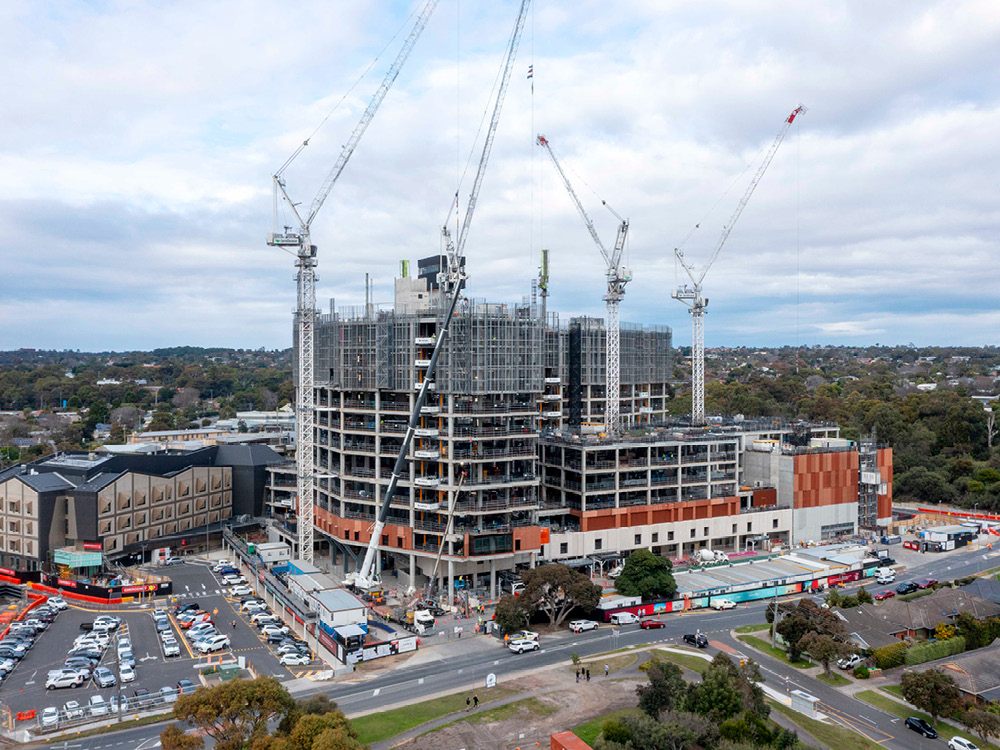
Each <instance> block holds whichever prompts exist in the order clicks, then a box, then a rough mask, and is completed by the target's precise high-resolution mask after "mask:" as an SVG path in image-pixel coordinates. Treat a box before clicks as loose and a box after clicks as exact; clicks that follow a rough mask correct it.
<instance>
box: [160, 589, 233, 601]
mask: <svg viewBox="0 0 1000 750" xmlns="http://www.w3.org/2000/svg"><path fill="white" fill-rule="evenodd" d="M221 593H222V589H215V590H214V591H213V590H212V589H202V590H201V591H183V592H181V593H179V594H171V596H173V597H174V598H175V599H197V598H198V597H199V596H212V595H219V594H221Z"/></svg>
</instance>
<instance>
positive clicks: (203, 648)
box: [195, 634, 229, 654]
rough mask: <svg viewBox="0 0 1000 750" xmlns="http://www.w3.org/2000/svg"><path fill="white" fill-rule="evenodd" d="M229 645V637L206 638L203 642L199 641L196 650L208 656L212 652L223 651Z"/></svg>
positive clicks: (215, 636)
mask: <svg viewBox="0 0 1000 750" xmlns="http://www.w3.org/2000/svg"><path fill="white" fill-rule="evenodd" d="M228 645H229V636H228V635H221V634H220V635H214V636H212V637H211V638H206V639H205V640H203V641H198V643H197V644H196V645H195V648H196V649H198V650H199V651H200V652H201V653H203V654H207V653H209V652H210V651H221V650H222V649H224V648H226V647H227V646H228Z"/></svg>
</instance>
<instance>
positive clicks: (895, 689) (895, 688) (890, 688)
mask: <svg viewBox="0 0 1000 750" xmlns="http://www.w3.org/2000/svg"><path fill="white" fill-rule="evenodd" d="M882 690H884V691H885V692H887V693H892V694H893V695H898V696H899V697H900V698H902V697H903V691H902V690H901V689H900V687H899V685H885V686H883V687H882Z"/></svg>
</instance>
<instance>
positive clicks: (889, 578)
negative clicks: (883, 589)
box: [875, 568, 896, 585]
mask: <svg viewBox="0 0 1000 750" xmlns="http://www.w3.org/2000/svg"><path fill="white" fill-rule="evenodd" d="M895 580H896V571H895V570H893V569H892V568H879V569H878V570H876V571H875V581H876V583H880V584H883V585H884V584H887V583H892V582H893V581H895Z"/></svg>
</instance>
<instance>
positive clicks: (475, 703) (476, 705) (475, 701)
mask: <svg viewBox="0 0 1000 750" xmlns="http://www.w3.org/2000/svg"><path fill="white" fill-rule="evenodd" d="M472 707H473V708H479V696H478V695H473V696H472Z"/></svg>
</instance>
